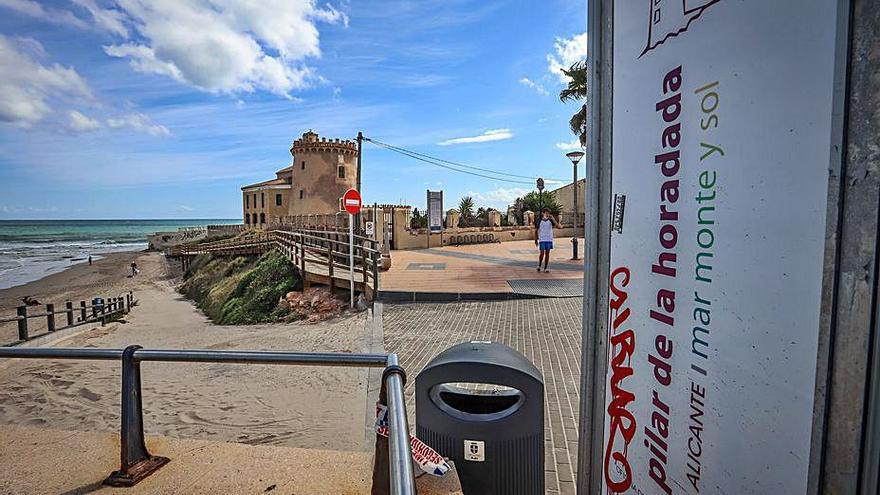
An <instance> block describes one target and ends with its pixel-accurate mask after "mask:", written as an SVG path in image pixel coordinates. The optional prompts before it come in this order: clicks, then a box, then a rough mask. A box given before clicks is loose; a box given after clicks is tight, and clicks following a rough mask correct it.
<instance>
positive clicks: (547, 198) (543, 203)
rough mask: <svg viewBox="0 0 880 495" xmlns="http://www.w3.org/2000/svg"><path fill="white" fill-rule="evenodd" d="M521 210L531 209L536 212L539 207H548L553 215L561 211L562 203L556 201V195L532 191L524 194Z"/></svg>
mask: <svg viewBox="0 0 880 495" xmlns="http://www.w3.org/2000/svg"><path fill="white" fill-rule="evenodd" d="M522 204H523V211H526V210H531V211H533V212H535V214H538V213H539V212H540V211H541V208H549V209H550V213H552V214H554V215H559V213H560V212H562V205H560V204H559V202H558V201H556V196H554V195H553V194H551V193H545V192H541V193H540V194H539V193H536V192H534V191H532V192H530V193H528V194H526V195H525V197H524V198H523V199H522Z"/></svg>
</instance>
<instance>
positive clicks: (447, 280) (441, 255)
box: [379, 237, 584, 293]
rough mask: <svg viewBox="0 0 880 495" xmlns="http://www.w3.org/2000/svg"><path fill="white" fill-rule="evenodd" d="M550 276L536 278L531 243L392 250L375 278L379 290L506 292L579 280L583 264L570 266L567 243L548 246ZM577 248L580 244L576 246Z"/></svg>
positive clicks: (565, 240)
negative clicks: (533, 282)
mask: <svg viewBox="0 0 880 495" xmlns="http://www.w3.org/2000/svg"><path fill="white" fill-rule="evenodd" d="M554 245H555V246H556V248H555V249H553V250H552V251H551V252H550V266H549V268H550V273H543V272H542V273H538V272H536V271H535V267H536V266H537V264H538V252H537V250H536V248H535V243H534V241H529V240H524V241H510V242H501V243H494V244H471V245H465V246H444V247H440V248H431V249H418V250H412V251H392V252H391V269H390V270H388V271H387V272H383V273H382V274H381V282H380V287H379V289H380V291H385V292H425V293H429V292H444V293H508V292H512V290H511V288H510V285H509V284H508V281H510V280H523V279H536V278H543V279H548V280H561V279H582V278H583V269H584V264H583V261H581V260H579V261H572V260H570V259H569V258H570V257H571V238H570V237H569V238H560V239H556V240H555V241H554ZM581 246H583V243H581Z"/></svg>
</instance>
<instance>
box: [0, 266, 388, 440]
mask: <svg viewBox="0 0 880 495" xmlns="http://www.w3.org/2000/svg"><path fill="white" fill-rule="evenodd" d="M131 261H136V262H137V263H138V265H139V267H140V268H141V273H140V274H139V275H137V276H135V277H133V278H129V277H128V275H129V273H130V272H129V263H130V262H131ZM178 276H179V273H178V272H177V267H176V266H174V265H173V264H169V263H168V262H166V260H165V259H164V257H163V256H162V255H161V254H158V253H120V254H113V255H109V256H107V257H106V258H105V259H102V260H100V261H98V262H96V263H95V264H94V265H93V266H91V267H90V266H88V265H78V266H75V267H73V268H71V269H69V270H67V271H65V272H62V273H59V274H55V275H52V276H50V277H46V278H45V279H42V280H40V281H37V282H33V283H30V284H27V285H24V286H21V287H16V288H12V289H7V290H3V291H0V307H3V308H13V307H14V306H15V305H17V304H19V303H18V300H19V299H20V298H21V297H23V296H25V295H31V296H34V297H37V298H38V299H40V300H41V301H44V300H45V301H44V302H48V301H53V302H56V304H58V303H59V302H60V303H62V304H63V301H65V300H68V299H69V300H75V301H79V300H80V299H86V298H91V297H93V296H94V295H97V294H100V295H112V294H116V293H120V294H121V293H123V292H127V291H129V290H131V291H134V292H135V295H136V297H137V299H138V300H139V305H138V306H137V307H136V308H135V309H134V310H133V311H132V312H131V313H130V314H129V315H128V316H127V317H126V318H125V321H124V322H118V323H112V324H109V325H107V326H106V327H95V328H92V329H89V330H85V331H82V332H79V333H77V334H76V335H74V336H72V337H70V338H66V339H63V340H61V341H58V342H57V343H55V344H53V345H59V346H70V347H113V348H121V347H125V346H127V345H132V344H138V345H142V346H144V347H153V348H209V349H267V350H297V351H343V352H368V351H370V349H369V347H370V339H369V338H368V336H367V335H366V334H365V322H366V318H367V316H366V315H365V314H358V315H348V316H344V317H342V318H339V319H336V320H333V321H329V322H324V323H318V324H304V323H292V324H271V325H253V326H217V325H214V324H213V323H211V322H210V321H208V320H207V318H206V317H205V316H204V315H203V314H202V313H201V312H200V311H199V310H198V309H196V308H195V307H194V306H193V305H192V304H191V303H190V302H189V301H187V300H185V299H184V298H183V297H182V296H180V295H179V294H178V293H177V292H176V291H175V286H176V284H177V283H178V281H179V278H178ZM13 332H14V329H13ZM13 335H14V334H13ZM4 337H6V335H4ZM13 339H14V336H13ZM7 340H8V339H7ZM367 376H368V372H367V370H360V369H335V368H313V367H281V366H247V365H212V364H185V363H180V364H178V363H174V364H170V363H145V364H144V365H143V393H144V408H145V411H144V415H145V417H144V420H145V429H146V432H147V434H155V435H165V436H170V437H177V438H199V439H210V440H215V441H233V442H241V443H248V444H271V445H283V446H289V447H306V448H325V449H340V450H363V449H366V448H369V446H370V442H369V441H367V435H366V429H365V417H366V413H367V411H368V410H370V409H372V407H373V406H372V404H369V402H370V401H368V399H367V393H366V389H367V385H368V383H367V382H368V380H367ZM119 382H120V372H119V364H118V363H115V362H76V361H57V362H52V361H21V360H19V361H8V362H4V363H0V423H2V424H10V425H28V426H36V427H46V428H52V429H61V430H79V431H118V428H119Z"/></svg>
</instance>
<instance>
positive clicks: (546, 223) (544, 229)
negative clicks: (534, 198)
mask: <svg viewBox="0 0 880 495" xmlns="http://www.w3.org/2000/svg"><path fill="white" fill-rule="evenodd" d="M554 227H555V228H559V223H558V222H557V221H556V219H555V218H553V215H551V214H550V209H549V208H544V209H542V210H541V216H540V217H539V218H538V221H537V222H535V245H536V246H538V249H540V251H541V252H540V253H539V254H538V271H539V272H540V271H541V263H543V264H544V273H550V270H549V269H548V268H547V265H548V264H549V263H550V250H551V249H553V228H554Z"/></svg>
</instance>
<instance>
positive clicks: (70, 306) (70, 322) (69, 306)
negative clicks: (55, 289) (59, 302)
mask: <svg viewBox="0 0 880 495" xmlns="http://www.w3.org/2000/svg"><path fill="white" fill-rule="evenodd" d="M64 308H65V309H66V310H67V326H69V327H72V326H73V303H72V302H70V301H67V302H66V303H64Z"/></svg>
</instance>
